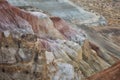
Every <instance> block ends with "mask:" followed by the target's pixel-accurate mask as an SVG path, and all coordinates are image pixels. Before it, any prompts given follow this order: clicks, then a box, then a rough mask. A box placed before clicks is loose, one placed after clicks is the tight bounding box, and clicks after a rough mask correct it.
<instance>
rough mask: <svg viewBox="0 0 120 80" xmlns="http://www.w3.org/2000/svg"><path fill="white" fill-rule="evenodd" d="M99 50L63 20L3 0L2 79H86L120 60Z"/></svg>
mask: <svg viewBox="0 0 120 80" xmlns="http://www.w3.org/2000/svg"><path fill="white" fill-rule="evenodd" d="M99 52H101V50H100V48H99V47H98V46H97V45H95V44H93V43H92V42H90V41H89V40H88V39H87V38H86V33H85V32H84V31H82V30H80V29H79V30H76V29H74V28H72V26H71V25H69V24H68V23H66V22H65V21H64V20H63V19H61V18H59V17H48V16H47V15H46V14H44V13H41V12H30V11H29V12H28V11H25V10H21V9H19V8H17V7H14V6H11V5H10V4H9V3H8V2H7V1H4V0H2V1H0V74H1V75H0V79H1V80H59V79H61V80H85V79H86V78H87V77H90V76H91V75H93V74H96V73H97V72H99V71H101V70H104V69H106V68H108V67H110V66H111V65H112V64H114V63H115V62H117V61H118V59H116V58H114V56H111V55H109V54H106V55H107V56H106V55H102V56H101V54H100V53H99ZM106 58H107V59H108V60H110V61H112V62H110V61H109V62H108V61H107V60H106Z"/></svg>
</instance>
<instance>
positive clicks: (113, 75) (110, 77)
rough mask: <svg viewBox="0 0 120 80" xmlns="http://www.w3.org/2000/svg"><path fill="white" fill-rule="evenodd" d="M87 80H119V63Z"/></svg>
mask: <svg viewBox="0 0 120 80" xmlns="http://www.w3.org/2000/svg"><path fill="white" fill-rule="evenodd" d="M87 80H120V62H118V63H116V64H115V65H113V66H112V67H110V68H108V69H106V70H104V71H102V72H100V73H97V74H95V75H93V76H91V77H89V78H88V79H87Z"/></svg>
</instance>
